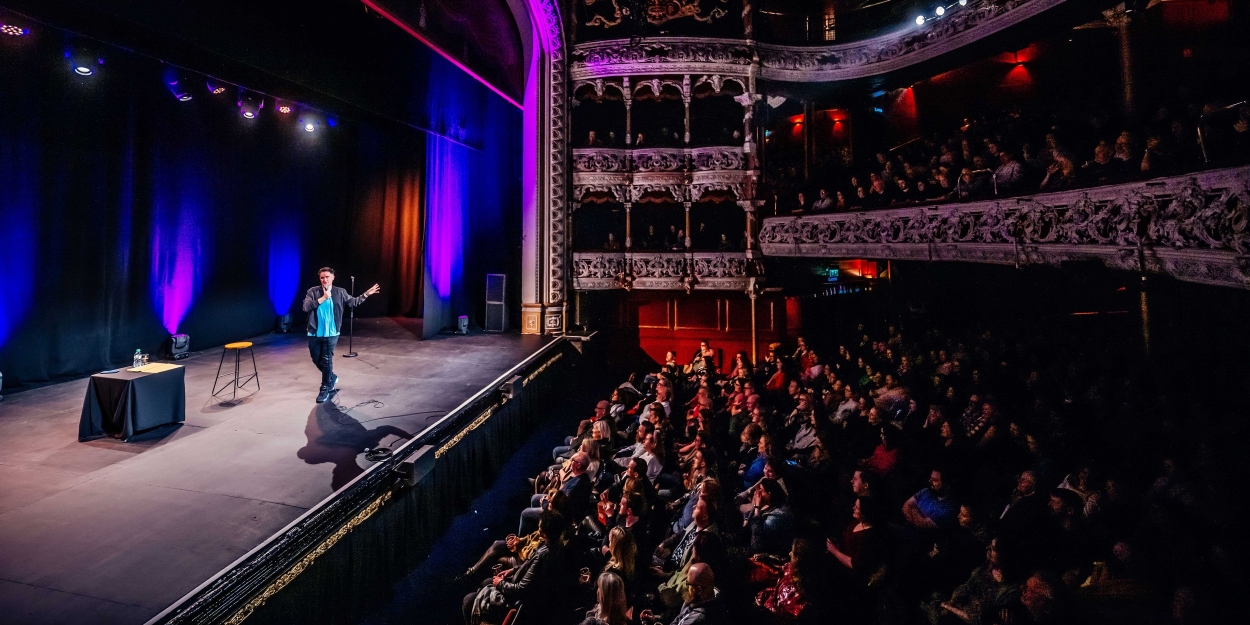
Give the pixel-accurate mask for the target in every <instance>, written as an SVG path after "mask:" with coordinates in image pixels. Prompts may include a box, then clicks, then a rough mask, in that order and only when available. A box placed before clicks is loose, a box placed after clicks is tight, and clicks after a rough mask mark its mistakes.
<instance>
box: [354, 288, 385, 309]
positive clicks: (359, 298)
mask: <svg viewBox="0 0 1250 625" xmlns="http://www.w3.org/2000/svg"><path fill="white" fill-rule="evenodd" d="M381 292H382V287H379V286H378V285H376V284H375V285H373V286H371V287H369V288H368V290H366V291H365V292H364V293H361V294H360V295H358V296H356V297H351V298H348V300H347V305H348V306H351V307H353V308H355V307H356V306H359V305H361V304H363V303H364V301H365V300H366V299H369V296H370V295H373V294H375V293H381Z"/></svg>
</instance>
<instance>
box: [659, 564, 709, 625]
mask: <svg viewBox="0 0 1250 625" xmlns="http://www.w3.org/2000/svg"><path fill="white" fill-rule="evenodd" d="M719 594H720V591H718V590H717V589H716V576H715V575H713V574H712V567H710V566H708V565H707V564H703V563H698V564H692V565H691V566H690V570H689V571H688V572H687V573H686V596H685V597H684V599H685V601H684V602H683V603H682V606H681V611H680V612H678V613H677V616H676V617H675V618H673V620H672V621H671V622H670V623H669V625H715V624H716V623H720V622H721V606H720V605H719V603H718V599H719V597H718V595H719ZM639 620H640V621H641V622H642V623H644V624H645V625H658V624H660V623H662V621H661V620H660V619H657V618H655V615H654V614H652V612H651V610H643V611H642V613H641V614H640V615H639Z"/></svg>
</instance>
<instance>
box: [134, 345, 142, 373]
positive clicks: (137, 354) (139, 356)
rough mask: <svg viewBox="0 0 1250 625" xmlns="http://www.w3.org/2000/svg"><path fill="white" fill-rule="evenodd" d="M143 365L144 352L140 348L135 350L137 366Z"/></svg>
mask: <svg viewBox="0 0 1250 625" xmlns="http://www.w3.org/2000/svg"><path fill="white" fill-rule="evenodd" d="M142 366H143V354H142V353H141V352H140V351H139V350H137V349H136V350H135V368H136V369H137V368H139V367H142Z"/></svg>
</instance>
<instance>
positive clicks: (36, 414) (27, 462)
mask: <svg viewBox="0 0 1250 625" xmlns="http://www.w3.org/2000/svg"><path fill="white" fill-rule="evenodd" d="M414 330H415V332H414ZM419 332H420V328H419V327H415V328H414V327H413V325H412V324H410V323H399V322H396V321H395V320H391V319H357V320H356V336H355V339H354V343H353V346H354V348H355V351H356V352H358V353H359V357H358V358H343V357H342V356H343V354H344V353H346V351H347V341H346V340H343V341H342V342H341V343H340V344H339V349H338V350H337V353H336V357H335V370H336V372H337V373H338V375H339V376H340V381H339V387H340V388H341V390H340V392H339V393H338V396H337V397H336V398H335V401H334V402H333V403H327V404H320V405H318V404H316V403H315V402H314V401H313V399H314V397H315V395H316V392H317V385H318V383H319V381H320V374H319V372H318V371H317V369H316V368H315V367H314V366H313V364H312V362H311V360H310V357H309V354H308V347H307V341H306V337H304V336H300V335H298V334H286V335H278V334H270V335H265V336H261V337H256V338H254V339H252V340H253V341H254V342H255V344H256V360H257V363H258V366H259V369H260V379H261V391H260V392H259V393H257V394H256V395H254V396H252V397H249V398H247V399H244V400H243V401H241V402H239V403H237V404H235V405H230V406H222V405H219V404H218V403H217V402H216V401H215V400H213V399H212V398H211V397H210V390H211V384H212V381H213V378H214V376H215V375H216V371H217V364H218V362H219V359H220V354H221V352H220V349H219V348H218V349H208V350H204V351H203V352H201V353H197V354H195V355H193V356H192V357H191V358H189V359H187V360H185V361H182V362H183V364H185V365H186V367H187V370H186V388H187V415H186V417H187V420H186V422H185V423H184V424H182V425H181V426H179V427H166V428H159V429H157V430H154V431H151V432H145V433H143V434H141V435H139V436H137V437H135V438H133V439H132V440H131V441H130V442H125V443H123V442H121V441H117V440H113V439H107V438H106V439H98V440H94V441H89V442H85V443H80V442H78V441H77V432H78V417H79V411H80V409H81V406H82V399H83V396H84V394H85V390H86V386H87V381H86V380H85V379H83V380H75V381H71V382H65V383H61V384H55V385H51V386H46V387H42V388H38V389H33V390H30V391H25V392H21V393H16V394H12V395H9V396H7V397H5V400H4V401H3V402H0V441H3V444H0V623H63V622H72V623H80V622H82V623H85V622H91V623H142V622H144V621H146V620H147V619H148V618H150V617H151V616H154V615H155V614H156V613H157V612H159V611H160V610H162V609H163V608H165V606H167V605H169V604H170V603H172V602H173V601H175V600H177V599H178V598H180V597H181V596H182V595H184V594H186V593H187V592H188V591H190V590H192V589H193V588H195V587H196V586H197V585H199V584H200V583H201V582H203V581H204V580H206V579H207V578H209V577H210V576H211V575H213V574H214V573H216V572H217V571H219V570H221V569H222V568H224V567H225V566H227V565H229V564H230V563H231V562H233V561H234V560H236V559H237V558H239V557H240V556H242V555H243V554H245V553H246V552H247V551H249V550H250V549H251V548H252V547H254V546H255V545H257V544H259V543H260V542H262V541H263V540H265V539H266V538H268V537H269V536H270V535H272V534H273V533H275V532H277V531H278V530H280V529H281V528H282V527H284V526H285V525H286V524H288V523H289V522H291V521H292V520H294V519H295V518H296V517H298V516H299V515H300V514H302V513H303V512H304V511H305V510H307V509H308V508H310V507H312V506H314V505H316V504H317V503H318V502H320V501H321V500H323V499H325V498H326V497H327V496H329V495H330V494H332V493H333V492H334V491H335V490H337V489H339V488H341V487H342V486H343V485H344V484H346V483H348V482H349V481H351V480H352V479H353V478H354V477H356V476H357V475H359V474H360V473H362V472H363V471H364V469H365V468H366V467H367V466H369V461H368V460H367V459H366V458H365V457H364V451H365V450H366V449H372V448H377V447H380V446H398V444H399V443H401V442H402V441H403V440H405V439H407V438H410V437H411V436H413V435H415V434H416V433H418V432H420V431H421V430H423V429H424V428H425V427H426V426H428V425H429V424H430V423H432V422H434V421H436V420H437V419H438V418H439V417H441V416H442V415H443V414H445V413H446V412H447V411H449V410H451V409H453V408H455V407H456V406H457V405H459V404H460V403H461V402H462V401H464V400H465V399H467V398H468V397H469V396H471V395H472V394H473V393H475V392H477V391H478V390H479V389H480V388H482V387H483V386H485V385H486V384H488V383H490V382H491V381H492V380H494V378H495V377H497V376H498V375H500V374H501V373H503V372H504V371H506V370H508V369H509V368H510V367H512V366H513V365H515V364H516V363H517V362H520V361H521V360H523V359H524V358H525V357H527V356H528V355H530V354H531V353H533V352H535V351H537V350H538V349H539V348H540V347H541V346H542V345H543V344H544V343H545V341H544V340H543V339H541V338H540V337H529V336H526V337H523V336H520V335H518V334H505V335H485V334H477V335H472V334H471V335H469V336H448V337H438V338H437V339H436V340H428V341H419V340H417V335H418V334H419Z"/></svg>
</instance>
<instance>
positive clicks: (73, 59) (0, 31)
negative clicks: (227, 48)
mask: <svg viewBox="0 0 1250 625" xmlns="http://www.w3.org/2000/svg"><path fill="white" fill-rule="evenodd" d="M29 34H30V30H29V29H27V28H23V27H21V26H16V25H14V24H2V23H0V35H7V36H10V37H24V36H26V35H29ZM65 58H66V59H67V60H68V61H69V69H70V71H72V72H73V73H74V74H77V75H78V76H82V77H84V78H85V77H90V76H95V75H96V74H97V73H98V72H99V70H100V68H101V67H102V66H103V65H104V58H103V57H102V56H100V55H98V54H93V53H91V52H89V51H88V50H86V49H84V48H81V47H68V48H66V50H65ZM198 82H199V81H198V80H193V79H191V78H189V77H187V76H185V75H184V72H182V71H180V70H177V69H174V68H172V67H170V68H167V69H166V71H165V76H164V83H165V85H166V86H167V87H168V88H169V92H170V93H171V94H172V95H173V96H174V98H175V99H176V100H178V101H179V102H190V101H191V100H193V99H195V96H194V93H193V92H194V91H195V90H196V89H198V87H197V86H196V84H197V83H198ZM204 86H205V88H206V89H207V91H208V94H209V95H212V96H220V95H222V94H224V93H225V92H226V91H227V90H228V89H229V87H231V86H233V87H235V88H236V89H237V90H238V99H237V102H236V105H237V106H238V107H239V114H240V115H241V116H243V117H244V118H245V119H256V118H257V117H258V116H259V115H260V112H261V111H262V110H264V108H265V102H266V100H267V99H268V100H272V101H273V110H274V111H276V112H277V113H278V114H280V115H289V114H291V113H293V112H295V108H296V106H295V104H293V103H292V102H289V101H287V100H282V99H279V98H275V97H271V96H266V95H264V94H262V93H259V92H256V91H251V90H248V89H244V88H243V87H239V86H238V85H231V84H230V83H227V82H224V81H222V80H219V79H216V78H211V77H206V78H205V79H204ZM301 108H305V109H306V108H307V107H301ZM299 123H300V126H301V127H302V128H303V129H304V131H305V132H315V131H316V130H317V128H318V126H320V125H321V124H322V122H321V121H320V119H319V118H317V117H316V116H314V115H312V114H306V115H305V116H303V117H301V118H300V120H299ZM324 124H325V125H326V126H330V127H334V126H335V125H336V122H335V119H334V118H333V117H326V118H325V121H324Z"/></svg>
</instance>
